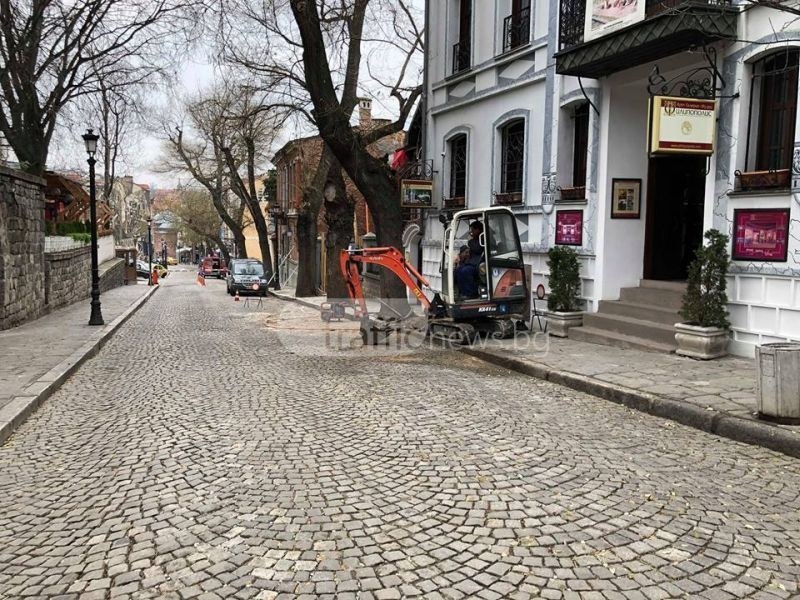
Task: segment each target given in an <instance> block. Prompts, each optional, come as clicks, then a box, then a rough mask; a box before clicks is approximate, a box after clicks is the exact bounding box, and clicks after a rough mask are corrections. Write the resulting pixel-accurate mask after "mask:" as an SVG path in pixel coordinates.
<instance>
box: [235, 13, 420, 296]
mask: <svg viewBox="0 0 800 600" xmlns="http://www.w3.org/2000/svg"><path fill="white" fill-rule="evenodd" d="M293 4H294V2H290V1H289V0H267V1H263V0H221V5H222V7H223V11H227V13H226V14H224V15H223V19H222V20H221V22H222V23H223V24H224V27H223V33H222V37H223V39H224V40H225V41H226V42H228V41H230V40H231V39H234V40H235V43H225V44H222V45H221V47H220V49H221V56H222V58H223V59H224V60H225V61H227V62H228V63H231V64H235V65H239V66H240V67H242V68H244V69H246V70H247V71H248V73H251V74H253V75H254V76H257V77H260V78H261V80H262V81H263V85H264V87H265V88H268V89H269V90H271V92H272V93H273V95H274V96H275V98H274V99H273V102H274V103H275V104H282V105H284V106H286V107H287V109H291V110H292V111H294V112H295V113H296V114H300V115H303V116H304V117H305V118H306V119H307V120H308V121H309V122H310V123H312V124H313V125H314V126H315V127H317V128H318V129H319V131H320V134H321V135H322V138H323V139H324V141H325V142H326V145H327V147H328V148H329V149H330V150H331V151H332V153H333V154H334V156H335V158H336V159H337V160H336V163H337V167H338V168H341V167H344V168H345V170H346V171H347V173H348V175H349V176H350V177H351V179H352V180H353V181H354V182H355V184H356V186H357V187H358V188H359V190H360V191H361V192H362V194H364V196H365V197H366V200H367V204H368V205H369V207H370V210H371V212H372V213H373V217H374V220H375V224H376V228H377V235H378V239H379V241H380V242H381V243H383V244H391V245H398V246H399V245H400V243H401V236H402V214H401V211H400V205H399V198H398V193H397V188H396V183H395V181H394V176H393V174H392V173H391V171H390V169H389V168H388V165H386V164H385V161H381V159H379V158H377V157H373V156H372V155H371V154H370V152H369V145H370V144H371V143H373V142H375V141H377V140H380V139H382V138H383V137H386V136H387V135H392V134H394V133H397V132H398V131H401V130H402V129H403V126H404V124H405V121H406V119H407V117H408V115H409V113H410V111H411V108H412V107H413V105H414V103H415V102H416V99H417V98H418V96H419V94H420V92H421V86H420V85H419V83H418V79H419V78H418V77H416V76H410V73H411V71H413V69H412V68H411V65H412V64H413V61H414V58H415V57H416V55H417V54H418V53H419V52H420V51H421V49H422V43H421V40H422V33H421V30H420V29H419V28H418V27H417V25H416V23H415V17H416V15H415V14H414V13H413V12H412V10H411V9H410V8H409V7H408V6H407V5H406V4H405V1H404V0H373V3H372V7H371V8H372V10H371V12H370V11H369V10H368V8H370V7H369V0H366V1H365V0H337V1H335V2H334V1H330V0H322V1H321V2H316V3H309V2H301V3H300V4H302V5H313V11H314V14H315V15H316V16H317V20H316V21H315V24H316V26H317V29H316V33H317V34H318V37H317V38H315V39H316V41H317V43H318V45H319V51H320V56H317V55H314V56H312V57H311V59H310V60H311V61H312V63H313V64H310V63H309V60H307V56H308V50H307V49H306V48H305V43H306V42H305V39H303V42H302V43H301V42H300V41H298V37H299V36H298V31H299V33H301V34H302V27H300V28H298V26H297V24H296V18H297V17H296V15H295V14H294V13H293V12H292V11H294V8H295V7H294V6H293ZM368 14H369V17H370V19H369V22H370V24H369V26H368V27H366V28H365V20H366V18H367V16H368ZM225 16H227V17H228V18H227V19H226V18H224V17H225ZM362 47H363V48H367V49H368V52H367V56H362ZM387 47H388V48H389V49H390V50H391V51H392V52H393V54H394V55H399V56H401V57H402V58H401V60H400V63H401V65H400V67H399V70H398V72H395V75H396V76H397V77H396V79H395V81H393V82H390V81H384V80H383V78H382V76H381V75H379V69H372V68H370V66H369V65H370V62H371V60H370V59H371V58H374V62H376V63H381V64H383V65H384V66H385V56H384V54H383V52H382V51H385V50H386V48H387ZM362 58H363V59H364V61H363V62H364V63H365V64H366V65H367V69H368V74H369V75H370V83H371V84H372V85H373V86H378V87H382V88H383V89H386V90H388V91H389V94H390V96H391V97H393V98H395V99H397V100H398V101H399V102H400V116H399V117H398V119H397V120H396V121H395V122H393V123H390V124H388V125H383V126H378V127H375V128H371V129H368V130H364V131H360V130H358V129H354V128H352V127H351V126H350V122H349V121H350V116H351V114H352V112H353V110H354V108H355V106H356V104H357V102H358V95H359V84H360V83H361V82H360V81H359V77H360V74H361V70H360V69H361V63H362ZM384 70H385V69H384ZM310 72H313V73H311V74H310ZM416 75H418V73H417V74H416ZM319 78H322V79H324V80H325V81H327V83H328V87H329V89H330V92H331V97H332V100H331V99H330V98H321V96H320V94H319V89H320V85H319V84H317V83H316V81H317V79H319ZM408 79H413V82H412V84H410V85H408V84H407V83H406V81H407V80H408ZM323 87H324V86H323ZM325 89H326V90H327V89H328V88H325ZM328 110H333V111H334V112H335V113H336V114H327V111H328ZM323 113H325V114H323ZM340 133H342V134H343V135H344V136H345V137H344V138H339V139H337V137H338V136H339V134H340ZM320 169H322V172H319V170H320ZM362 171H363V172H362ZM370 173H374V174H372V175H371V174H370ZM375 179H377V180H378V181H379V182H380V183H381V184H382V186H376V184H375V181H374V180H375ZM341 180H342V178H341V174H339V175H338V176H336V175H334V174H333V173H329V171H328V168H326V166H325V164H324V163H320V165H318V169H317V172H315V175H314V176H313V177H312V178H311V181H318V182H319V181H321V182H322V184H321V185H315V186H312V188H311V189H310V190H309V200H308V202H304V205H306V207H307V209H308V210H312V211H313V210H314V209H317V210H318V208H317V207H318V206H320V205H322V192H323V189H325V188H328V189H329V190H331V189H333V188H334V187H335V186H336V184H338V183H339V182H341ZM332 186H333V187H332ZM389 189H391V191H389ZM336 190H337V193H336V194H335V196H334V194H333V193H331V194H330V195H331V197H335V198H336V199H337V201H336V202H335V203H333V204H332V208H333V209H334V210H335V212H336V215H335V217H334V218H332V219H330V220H328V219H327V218H326V221H328V225H329V227H330V226H333V227H334V228H337V230H336V231H334V235H333V239H334V240H336V246H337V248H330V247H329V254H331V253H333V254H338V252H336V250H337V249H338V248H341V247H345V246H346V245H347V241H349V235H347V230H346V220H347V218H346V216H345V215H343V214H342V210H343V209H344V210H348V209H350V210H351V209H352V201H348V196H347V193H346V188H345V187H344V186H343V185H341V186H340V187H338V188H336ZM313 194H316V196H315V197H312V195H313ZM350 200H352V199H350ZM350 214H351V215H352V212H351V213H350ZM309 216H310V217H312V216H313V215H309ZM313 218H314V222H316V217H315V216H313ZM309 221H310V219H309ZM350 221H351V222H352V216H351V217H350ZM314 242H315V239H312V240H310V242H309V243H314ZM300 247H301V248H302V245H301V246H300ZM338 272H339V269H338V266H336V268H335V269H334V270H333V271H332V272H331V271H330V270H329V281H331V277H330V275H338ZM382 275H384V274H383V273H382ZM336 279H338V277H334V278H333V280H334V285H335V286H336V287H338V288H339V290H341V281H338V282H336ZM337 284H338V285H337ZM383 290H384V291H383V293H384V295H385V296H387V297H399V298H404V297H405V290H404V288H403V286H402V285H401V284H400V282H399V281H396V280H394V278H389V279H383Z"/></svg>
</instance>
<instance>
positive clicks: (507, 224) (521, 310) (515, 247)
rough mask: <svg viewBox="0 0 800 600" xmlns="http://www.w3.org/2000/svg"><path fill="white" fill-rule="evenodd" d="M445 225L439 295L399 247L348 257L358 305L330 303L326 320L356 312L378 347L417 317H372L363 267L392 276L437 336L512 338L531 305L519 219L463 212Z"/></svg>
mask: <svg viewBox="0 0 800 600" xmlns="http://www.w3.org/2000/svg"><path fill="white" fill-rule="evenodd" d="M442 222H443V224H444V226H445V230H444V240H443V243H442V262H441V266H440V272H441V274H442V277H441V280H442V284H441V289H439V290H434V289H432V288H431V286H430V284H429V283H428V281H427V279H426V278H425V277H423V276H422V275H421V274H420V273H419V272H418V271H417V270H416V269H415V268H414V267H413V266H411V265H410V264H409V263H408V261H406V259H405V257H404V256H403V253H402V252H400V251H399V250H398V249H396V248H355V249H348V250H342V252H341V256H340V265H341V269H342V274H343V275H344V279H345V283H346V284H347V290H348V293H349V295H350V298H351V301H352V304H351V305H350V306H347V307H345V306H343V305H342V304H341V303H339V304H338V305H337V304H336V303H326V304H324V305H323V306H322V318H323V319H325V320H330V319H331V318H332V317H336V316H343V315H344V312H345V308H351V309H352V310H353V316H354V317H355V318H357V319H359V320H360V321H361V337H362V340H363V341H364V343H372V344H377V343H379V342H380V341H382V340H385V338H386V336H388V335H389V334H390V333H391V332H392V331H393V330H395V329H397V328H398V324H399V323H400V322H402V321H403V320H404V319H406V318H408V317H409V316H411V315H399V314H398V318H397V319H389V320H384V319H374V318H371V317H370V315H369V311H368V310H367V303H366V300H365V298H364V290H363V287H362V285H361V274H362V271H363V265H365V264H374V265H379V266H382V267H384V268H386V269H389V270H390V271H391V272H393V273H394V274H395V275H396V276H397V277H399V278H400V280H401V281H402V282H403V283H404V284H405V285H406V287H408V289H409V290H411V293H412V294H413V295H414V297H416V298H417V299H418V300H419V302H420V304H422V306H423V308H424V309H425V316H426V317H427V322H426V329H427V333H428V334H430V335H431V336H432V337H435V338H438V339H442V340H446V341H448V342H453V343H467V342H470V341H472V340H473V339H474V338H475V336H476V335H478V334H479V333H491V334H494V335H499V336H501V337H507V336H509V335H513V332H514V330H515V326H516V323H517V322H518V321H522V322H523V323H524V321H525V320H526V319H527V312H528V301H529V299H528V285H527V281H526V277H525V270H524V264H523V261H522V248H521V244H520V240H519V234H518V232H517V224H516V218H515V217H514V213H512V212H511V210H509V209H508V208H505V207H491V208H485V209H475V210H464V211H460V212H458V213H456V214H455V215H454V216H453V218H452V220H448V219H444V220H442ZM423 288H425V289H427V290H428V291H429V294H430V297H429V296H428V295H426V294H425V292H424V291H423Z"/></svg>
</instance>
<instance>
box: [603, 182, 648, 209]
mask: <svg viewBox="0 0 800 600" xmlns="http://www.w3.org/2000/svg"><path fill="white" fill-rule="evenodd" d="M641 209H642V180H641V179H616V178H615V179H612V180H611V218H612V219H638V218H639V216H640V215H641V212H642V210H641Z"/></svg>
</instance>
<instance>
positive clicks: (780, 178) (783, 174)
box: [736, 169, 791, 192]
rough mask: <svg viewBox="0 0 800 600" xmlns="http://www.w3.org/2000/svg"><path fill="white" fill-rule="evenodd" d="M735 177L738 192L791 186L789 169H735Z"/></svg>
mask: <svg viewBox="0 0 800 600" xmlns="http://www.w3.org/2000/svg"><path fill="white" fill-rule="evenodd" d="M736 179H737V186H736V189H737V191H740V192H751V191H758V190H773V189H789V187H790V186H791V174H790V172H789V169H778V170H776V171H749V172H742V171H737V172H736Z"/></svg>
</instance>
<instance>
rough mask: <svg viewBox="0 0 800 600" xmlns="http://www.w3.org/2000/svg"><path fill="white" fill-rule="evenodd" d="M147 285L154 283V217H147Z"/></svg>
mask: <svg viewBox="0 0 800 600" xmlns="http://www.w3.org/2000/svg"><path fill="white" fill-rule="evenodd" d="M147 285H153V217H147Z"/></svg>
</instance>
